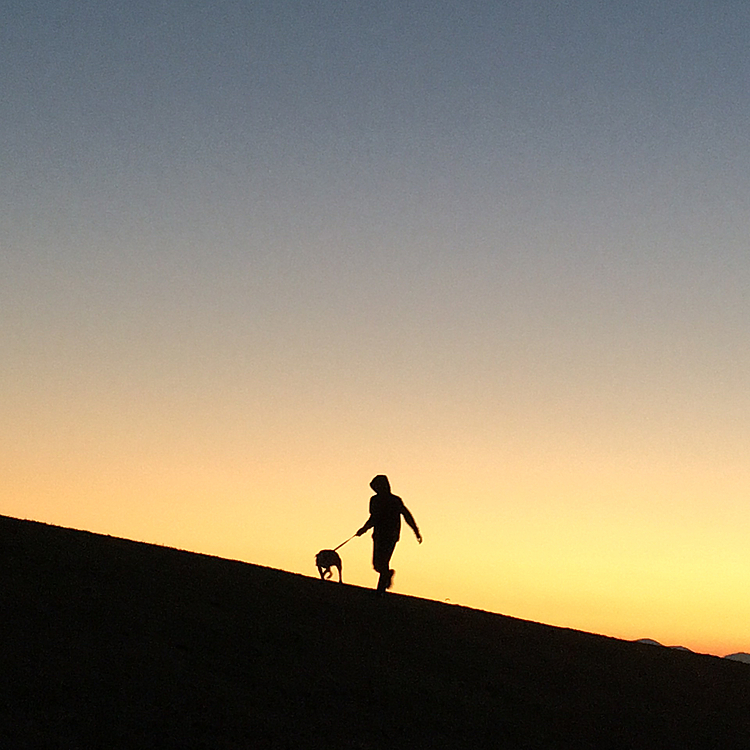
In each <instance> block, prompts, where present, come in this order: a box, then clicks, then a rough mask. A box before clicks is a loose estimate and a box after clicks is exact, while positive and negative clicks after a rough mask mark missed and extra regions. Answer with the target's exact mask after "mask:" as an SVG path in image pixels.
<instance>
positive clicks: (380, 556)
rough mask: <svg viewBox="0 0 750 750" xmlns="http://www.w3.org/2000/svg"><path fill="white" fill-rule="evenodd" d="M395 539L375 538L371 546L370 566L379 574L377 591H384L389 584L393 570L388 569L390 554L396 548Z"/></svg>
mask: <svg viewBox="0 0 750 750" xmlns="http://www.w3.org/2000/svg"><path fill="white" fill-rule="evenodd" d="M397 541H398V540H397V539H376V540H374V542H373V548H372V567H373V568H375V570H376V571H377V572H378V573H379V574H380V578H379V579H378V591H379V592H380V593H382V592H384V591H385V590H386V589H387V588H389V587H390V585H391V580H392V579H393V571H392V570H391V569H390V565H391V556H392V555H393V550H394V549H395V548H396V542H397Z"/></svg>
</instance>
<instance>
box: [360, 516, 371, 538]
mask: <svg viewBox="0 0 750 750" xmlns="http://www.w3.org/2000/svg"><path fill="white" fill-rule="evenodd" d="M374 525H375V524H374V522H373V520H372V516H370V517H369V518H368V519H367V523H365V525H364V526H363V527H362V528H361V529H359V531H357V536H362V534H364V533H365V531H367V529H371V528H372V527H373V526H374Z"/></svg>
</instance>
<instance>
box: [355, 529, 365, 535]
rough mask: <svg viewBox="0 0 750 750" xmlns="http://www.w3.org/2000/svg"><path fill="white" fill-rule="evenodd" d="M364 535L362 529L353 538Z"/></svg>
mask: <svg viewBox="0 0 750 750" xmlns="http://www.w3.org/2000/svg"><path fill="white" fill-rule="evenodd" d="M364 533H365V530H364V529H358V530H357V533H356V534H355V536H362V534H364Z"/></svg>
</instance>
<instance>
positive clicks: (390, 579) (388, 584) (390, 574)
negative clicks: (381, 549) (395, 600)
mask: <svg viewBox="0 0 750 750" xmlns="http://www.w3.org/2000/svg"><path fill="white" fill-rule="evenodd" d="M395 574H396V571H395V570H393V569H391V570H389V571H388V578H386V581H385V587H386V588H387V589H389V588H390V587H391V586H392V585H393V576H394V575H395Z"/></svg>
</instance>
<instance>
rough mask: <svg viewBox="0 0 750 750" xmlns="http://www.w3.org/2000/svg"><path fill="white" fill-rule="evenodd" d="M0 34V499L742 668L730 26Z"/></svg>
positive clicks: (738, 219) (714, 19)
mask: <svg viewBox="0 0 750 750" xmlns="http://www.w3.org/2000/svg"><path fill="white" fill-rule="evenodd" d="M3 17H4V22H3V24H2V25H1V26H0V66H1V69H2V70H3V81H2V84H0V119H1V121H2V122H3V127H2V129H0V346H1V347H2V352H3V356H2V359H1V360H0V409H1V412H0V416H1V418H2V429H1V430H0V452H1V453H0V455H2V457H3V458H2V462H0V476H1V477H2V480H1V481H0V513H3V514H6V515H10V516H15V517H20V518H30V519H35V520H39V521H44V522H47V523H53V524H58V525H62V526H71V527H74V528H80V529H87V530H90V531H94V532H100V533H105V534H111V535H114V536H123V537H127V538H131V539H137V540H142V541H147V542H154V543H158V544H165V545H169V546H173V547H179V548H182V549H188V550H193V551H198V552H204V553H208V554H212V555H220V556H222V557H229V558H234V559H240V560H245V561H248V562H252V563H256V564H260V565H266V566H270V567H275V568H281V569H284V570H288V571H294V572H299V573H303V574H306V575H310V576H315V575H317V571H316V570H315V567H314V555H315V553H316V552H317V551H318V550H320V549H322V548H330V547H334V546H336V545H337V544H340V543H341V542H343V541H344V540H345V539H347V538H348V537H349V536H351V535H352V534H353V533H354V532H355V531H356V530H357V529H358V528H359V527H360V526H361V525H362V524H363V523H364V521H365V520H366V519H367V508H368V501H369V497H370V495H371V491H370V489H369V486H368V485H369V481H370V479H371V478H372V477H373V476H374V475H375V474H380V473H385V474H387V475H388V476H389V478H390V480H391V484H392V486H393V491H394V492H395V493H396V494H398V495H400V496H401V497H403V499H404V501H405V503H406V505H407V506H408V507H409V508H410V510H411V511H412V512H413V514H414V516H415V518H416V520H417V522H418V523H419V525H420V529H421V531H422V534H423V536H424V543H423V544H422V545H418V544H417V542H416V540H415V538H414V536H413V535H412V533H411V531H410V530H409V529H408V527H404V529H403V531H402V540H401V542H400V544H399V546H398V547H397V550H396V553H395V555H394V560H393V565H394V567H395V569H396V571H397V572H396V577H395V587H394V590H395V591H397V592H400V593H406V594H411V595H415V596H421V597H426V598H430V599H436V600H439V601H449V602H452V603H457V604H463V605H467V606H471V607H477V608H480V609H485V610H489V611H493V612H499V613H503V614H507V615H512V616H515V617H521V618H526V619H531V620H536V621H540V622H545V623H549V624H552V625H558V626H564V627H570V628H576V629H580V630H586V631H590V632H596V633H602V634H605V635H610V636H614V637H617V638H625V639H636V638H646V637H647V638H653V639H656V640H658V641H659V642H661V643H664V644H666V645H678V644H679V645H683V646H686V647H688V648H691V649H693V650H696V651H701V652H706V653H713V654H717V655H724V654H728V653H732V652H736V651H750V631H748V627H747V623H748V622H750V595H749V592H748V587H749V586H750V545H748V543H747V540H748V537H749V536H750V517H749V514H748V504H747V496H748V491H749V490H750V461H749V460H748V459H749V458H750V456H749V455H748V450H749V449H748V446H750V391H749V390H748V388H747V382H748V374H749V373H750V348H749V346H748V342H749V341H750V301H749V300H748V290H749V289H750V240H749V239H748V238H750V130H749V129H748V127H747V123H748V122H749V121H750V98H749V97H748V95H747V92H748V90H749V89H750V55H748V52H747V40H748V38H749V34H750V4H748V3H746V2H744V0H742V1H741V0H734V1H733V0H719V2H716V1H715V0H711V1H710V2H709V0H703V1H697V0H687V2H686V1H685V0H680V1H679V2H678V1H677V0H664V1H663V2H659V3H653V2H650V1H647V0H643V1H640V0H624V1H623V2H619V3H607V2H596V1H594V0H580V2H576V1H575V0H569V1H568V2H561V1H555V0H545V2H541V1H535V0H523V1H522V0H508V1H507V2H502V3H498V2H494V1H493V2H481V1H479V0H467V1H466V2H462V3H453V2H450V3H449V2H441V1H440V0H434V1H433V2H430V3H427V2H423V1H422V0H415V1H414V2H410V3H403V2H395V1H390V0H384V1H383V2H379V3H372V2H359V1H358V0H352V1H351V2H346V3H342V2H334V0H317V1H316V2H304V3H302V2H297V1H296V0H290V1H289V2H285V3H279V2H274V1H273V0H256V1H254V2H250V1H249V0H212V2H210V3H209V2H203V1H202V0H185V1H184V2H179V3H177V2H166V1H165V0H149V1H148V2H145V1H143V0H127V2H126V1H125V0H121V1H120V0H97V1H96V2H93V0H92V1H89V2H84V1H83V0H65V1H64V2H63V1H62V0H59V1H56V0H29V2H26V3H15V4H7V6H6V7H5V8H4V10H3ZM340 551H341V554H342V558H343V561H344V580H345V581H346V582H348V583H352V584H356V585H363V586H374V585H375V583H376V578H377V575H376V574H375V573H374V571H372V569H371V560H370V556H371V542H370V540H369V538H368V537H361V538H356V539H354V540H352V541H350V542H348V543H347V545H345V546H344V547H343V548H341V550H340Z"/></svg>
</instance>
